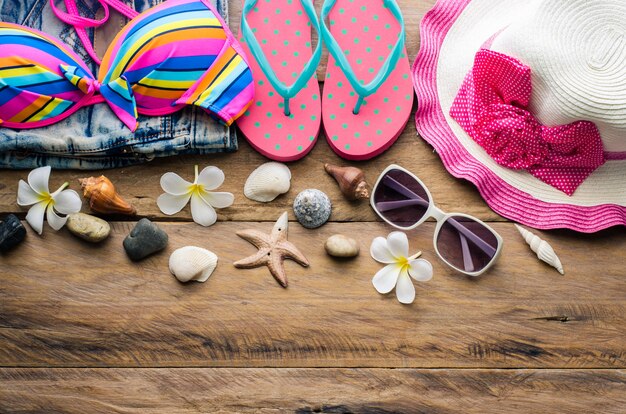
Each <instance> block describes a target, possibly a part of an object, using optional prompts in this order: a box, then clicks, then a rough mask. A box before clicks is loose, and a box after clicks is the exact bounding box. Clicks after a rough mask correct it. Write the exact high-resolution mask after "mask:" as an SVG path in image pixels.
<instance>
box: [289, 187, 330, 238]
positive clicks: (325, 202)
mask: <svg viewBox="0 0 626 414" xmlns="http://www.w3.org/2000/svg"><path fill="white" fill-rule="evenodd" d="M331 210H332V205H331V203H330V198H328V196H327V195H326V194H324V193H323V192H322V191H320V190H315V189H307V190H304V191H302V192H301V193H300V194H298V195H297V196H296V198H295V200H294V201H293V212H294V214H295V215H296V219H298V222H299V223H300V224H302V225H303V226H304V227H306V228H307V229H315V228H317V227H319V226H321V225H322V224H324V223H326V222H327V221H328V219H329V218H330V213H331Z"/></svg>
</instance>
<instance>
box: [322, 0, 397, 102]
mask: <svg viewBox="0 0 626 414" xmlns="http://www.w3.org/2000/svg"><path fill="white" fill-rule="evenodd" d="M335 3H337V0H326V1H325V2H324V5H323V6H322V16H321V21H322V24H321V30H322V38H323V39H324V43H326V47H327V48H328V51H329V52H330V54H331V55H333V57H334V58H335V60H336V61H337V63H338V64H339V67H340V68H341V70H342V71H343V73H344V74H345V75H346V78H347V79H348V81H349V82H350V85H352V88H354V90H355V91H356V93H358V94H359V96H360V97H361V98H363V97H366V96H369V95H372V94H373V93H375V92H376V91H377V90H378V88H380V86H381V85H382V84H383V83H385V81H386V80H387V77H388V76H389V74H391V72H393V70H394V69H395V67H396V64H397V63H398V60H399V59H400V54H401V53H402V51H403V49H404V40H405V34H404V19H403V18H402V12H401V11H400V8H399V7H398V4H397V3H396V2H395V0H383V3H384V4H385V7H386V8H387V9H388V10H389V11H390V12H391V14H392V15H393V17H395V18H396V20H397V21H398V23H400V34H399V35H398V41H397V42H396V44H395V45H394V47H393V49H391V53H390V54H389V56H387V59H386V60H385V62H384V63H383V65H382V66H381V68H380V70H379V71H378V73H377V74H376V76H375V77H374V79H372V81H370V82H369V83H368V84H366V85H363V84H361V82H360V81H359V79H357V77H356V74H355V73H354V70H353V69H352V67H351V66H350V62H348V59H347V58H346V56H345V55H344V53H343V50H342V49H341V47H340V46H339V44H338V43H337V41H336V40H335V38H334V37H333V35H332V33H331V32H330V30H329V29H328V26H327V25H326V18H327V17H328V14H329V13H330V11H331V9H332V8H333V7H334V6H335ZM359 106H360V105H359Z"/></svg>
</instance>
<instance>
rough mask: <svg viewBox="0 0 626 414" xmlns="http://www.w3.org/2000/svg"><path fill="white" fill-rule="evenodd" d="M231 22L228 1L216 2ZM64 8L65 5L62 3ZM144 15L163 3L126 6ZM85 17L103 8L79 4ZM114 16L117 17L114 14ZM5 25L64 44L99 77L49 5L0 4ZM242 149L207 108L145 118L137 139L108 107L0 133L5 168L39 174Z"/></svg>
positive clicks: (13, 0)
mask: <svg viewBox="0 0 626 414" xmlns="http://www.w3.org/2000/svg"><path fill="white" fill-rule="evenodd" d="M213 2H214V4H215V5H216V8H217V11H218V12H219V13H220V14H221V15H222V16H223V17H224V19H225V20H227V18H228V3H227V0H213ZM57 3H61V4H59V6H60V7H63V5H62V1H61V0H57ZM126 3H127V4H129V5H130V6H132V7H134V9H135V10H137V11H139V12H141V11H143V10H146V9H148V8H150V7H152V6H153V5H155V4H157V3H160V1H158V0H134V4H133V2H131V0H126ZM77 4H78V7H79V9H80V11H81V14H82V15H83V16H87V17H91V18H94V17H95V15H96V12H97V11H98V7H99V6H98V3H97V2H96V1H92V0H77ZM112 13H116V12H115V11H112ZM0 20H1V21H4V22H10V23H17V24H22V25H25V26H28V27H32V28H34V29H38V30H41V31H43V32H45V33H47V34H50V35H52V36H55V37H58V38H60V39H61V40H62V41H63V42H65V44H67V45H68V46H70V47H72V48H73V49H74V51H76V53H77V54H78V55H79V56H81V57H82V59H83V60H84V61H85V62H86V63H87V64H88V65H89V66H90V68H91V70H92V72H93V73H95V74H97V73H98V66H97V65H96V64H95V62H93V61H92V60H91V58H90V57H89V55H88V54H87V53H86V52H85V50H84V48H83V45H82V43H81V42H80V40H79V39H78V36H77V34H76V31H75V30H74V27H72V26H69V25H66V24H64V23H63V22H61V21H60V20H59V19H58V18H57V17H56V16H55V15H54V13H53V12H52V9H51V8H50V4H49V0H20V1H17V0H0ZM90 35H91V36H93V32H90ZM236 149H237V137H236V135H235V128H234V127H232V128H228V127H225V126H223V125H221V124H218V123H217V122H216V121H214V120H213V119H211V117H210V116H209V115H207V114H206V113H205V112H204V111H203V110H202V109H201V108H196V107H187V108H184V109H183V110H181V111H178V112H176V113H175V114H172V115H168V116H162V117H146V116H140V117H139V126H138V128H137V130H136V131H135V132H134V133H133V132H131V131H129V130H128V128H126V127H125V126H124V125H123V124H122V123H121V122H120V121H119V119H118V118H117V117H116V116H115V114H113V112H112V111H111V110H110V109H109V107H108V106H107V105H106V104H98V105H94V106H90V107H87V108H82V109H80V110H78V111H77V112H76V113H74V114H72V115H71V116H70V117H68V118H66V119H64V120H62V121H61V122H59V123H56V124H54V125H51V126H48V127H43V128H34V129H22V130H14V129H9V128H0V168H16V169H17V168H35V167H39V166H43V165H49V166H51V167H53V168H64V169H70V168H71V169H102V168H115V167H123V166H127V165H132V164H137V163H140V162H145V161H149V160H151V159H154V158H155V157H165V156H170V155H178V154H208V153H215V152H231V151H235V150H236Z"/></svg>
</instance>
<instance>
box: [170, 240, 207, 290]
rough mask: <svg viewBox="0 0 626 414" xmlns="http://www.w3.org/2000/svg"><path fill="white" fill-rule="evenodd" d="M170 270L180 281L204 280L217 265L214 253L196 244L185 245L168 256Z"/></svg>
mask: <svg viewBox="0 0 626 414" xmlns="http://www.w3.org/2000/svg"><path fill="white" fill-rule="evenodd" d="M169 266H170V272H172V274H173V275H174V276H176V279H178V280H179V281H181V282H183V283H184V282H189V281H190V280H194V281H196V282H205V281H206V280H207V279H208V278H209V276H211V273H213V271H214V270H215V268H216V267H217V256H216V255H215V253H213V252H211V251H209V250H207V249H203V248H201V247H196V246H185V247H181V248H180V249H177V250H175V251H174V252H173V253H172V255H171V256H170V264H169Z"/></svg>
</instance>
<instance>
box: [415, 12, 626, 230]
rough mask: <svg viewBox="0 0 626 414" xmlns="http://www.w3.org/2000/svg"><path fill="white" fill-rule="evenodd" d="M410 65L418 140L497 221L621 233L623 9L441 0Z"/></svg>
mask: <svg viewBox="0 0 626 414" xmlns="http://www.w3.org/2000/svg"><path fill="white" fill-rule="evenodd" d="M420 33H421V49H420V52H419V55H418V57H417V60H416V61H415V65H414V79H413V80H414V83H415V90H416V92H417V97H418V104H419V107H418V111H417V115H416V124H417V130H418V132H419V134H420V135H421V136H422V137H423V138H424V139H425V140H426V141H428V142H429V143H430V144H431V145H433V146H434V147H435V149H436V150H437V152H438V153H439V155H440V156H441V158H442V160H443V162H444V164H445V166H446V168H447V169H448V170H449V171H450V173H452V174H453V175H454V176H456V177H459V178H465V179H467V180H469V181H471V182H472V183H474V184H475V185H476V186H477V187H478V189H479V191H480V193H481V195H482V196H483V197H484V198H485V200H486V201H487V203H488V204H489V206H490V207H491V208H493V209H494V210H495V211H496V212H497V213H499V214H501V215H502V216H504V217H507V218H509V219H511V220H515V221H518V222H520V223H523V224H526V225H528V226H531V227H535V228H541V229H551V228H570V229H574V230H576V231H581V232H595V231H599V230H602V229H604V228H607V227H611V226H615V225H626V2H625V1H624V0H525V1H524V0H439V1H438V2H437V4H436V5H435V7H434V8H433V9H432V10H431V11H430V12H428V14H427V15H426V16H425V17H424V19H423V21H422V23H421V31H420Z"/></svg>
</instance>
